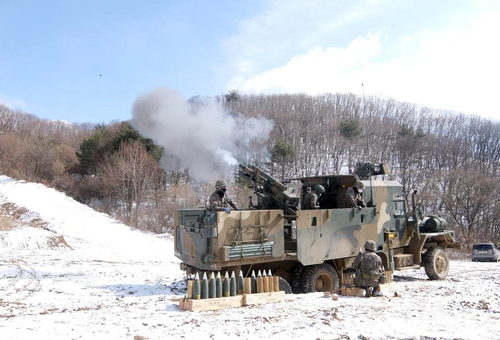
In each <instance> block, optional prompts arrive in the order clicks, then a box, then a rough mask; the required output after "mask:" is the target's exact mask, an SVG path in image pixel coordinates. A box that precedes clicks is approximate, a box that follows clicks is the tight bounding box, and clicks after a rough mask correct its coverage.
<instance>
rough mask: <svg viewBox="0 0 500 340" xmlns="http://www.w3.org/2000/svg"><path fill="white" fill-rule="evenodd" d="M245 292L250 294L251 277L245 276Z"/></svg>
mask: <svg viewBox="0 0 500 340" xmlns="http://www.w3.org/2000/svg"><path fill="white" fill-rule="evenodd" d="M245 294H252V279H251V278H250V277H245Z"/></svg>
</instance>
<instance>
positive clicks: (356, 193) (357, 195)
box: [344, 181, 366, 208]
mask: <svg viewBox="0 0 500 340" xmlns="http://www.w3.org/2000/svg"><path fill="white" fill-rule="evenodd" d="M364 188H365V185H364V184H363V182H360V181H357V182H356V183H354V185H353V186H352V187H350V188H349V189H347V191H346V193H345V195H344V207H345V208H356V207H362V208H364V207H366V204H365V201H363V197H362V196H361V193H362V192H363V189H364Z"/></svg>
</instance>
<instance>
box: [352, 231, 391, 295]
mask: <svg viewBox="0 0 500 340" xmlns="http://www.w3.org/2000/svg"><path fill="white" fill-rule="evenodd" d="M375 248H376V244H375V241H372V240H368V241H366V242H365V251H366V252H365V253H363V252H360V253H359V254H358V256H356V259H355V260H354V262H353V264H352V267H353V268H354V269H356V276H355V277H354V284H355V285H356V286H357V287H361V288H363V289H364V290H365V292H366V294H365V296H366V297H370V296H376V297H379V296H383V294H382V293H380V287H379V283H382V284H383V283H385V275H384V269H383V268H382V259H381V258H380V256H378V255H377V254H376V253H375ZM370 288H373V291H372V292H371V294H370Z"/></svg>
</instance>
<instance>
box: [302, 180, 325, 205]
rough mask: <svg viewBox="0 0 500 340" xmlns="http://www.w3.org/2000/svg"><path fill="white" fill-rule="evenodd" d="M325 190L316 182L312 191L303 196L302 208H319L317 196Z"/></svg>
mask: <svg viewBox="0 0 500 340" xmlns="http://www.w3.org/2000/svg"><path fill="white" fill-rule="evenodd" d="M324 192H325V188H324V187H323V186H322V185H319V184H316V185H315V186H314V188H313V190H312V192H309V193H307V195H306V197H305V198H304V209H306V210H308V209H319V198H320V197H321V195H322V194H323V193H324Z"/></svg>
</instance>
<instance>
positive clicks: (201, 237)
mask: <svg viewBox="0 0 500 340" xmlns="http://www.w3.org/2000/svg"><path fill="white" fill-rule="evenodd" d="M383 174H388V167H387V165H386V164H378V165H373V164H368V163H363V164H359V166H358V170H357V171H356V172H355V174H353V175H331V176H318V177H307V178H298V179H295V180H291V181H287V185H288V186H285V185H284V184H283V183H281V182H279V181H277V180H276V179H274V178H272V177H271V176H269V175H268V174H266V173H265V172H263V171H262V170H261V169H259V168H258V167H255V166H244V165H240V171H239V175H240V178H241V179H242V180H244V181H245V182H246V183H247V184H248V186H249V187H250V188H252V189H253V191H254V192H255V195H256V198H257V201H256V202H255V203H254V202H253V201H252V197H250V203H249V206H248V208H247V209H245V210H243V211H231V213H229V214H228V213H226V212H224V211H222V212H219V211H207V210H205V209H189V210H187V209H183V210H179V211H178V212H177V215H176V222H175V225H176V227H175V255H176V256H177V257H178V258H179V259H181V260H182V263H181V269H183V270H186V271H187V273H188V274H190V273H194V272H196V271H200V272H203V271H222V272H224V271H227V270H228V271H233V270H235V271H237V272H238V271H239V270H242V271H243V273H245V274H246V275H247V276H249V275H250V274H251V272H252V270H255V272H257V270H266V271H268V270H269V269H270V270H271V271H272V272H273V275H277V276H279V277H280V287H281V289H282V290H285V291H286V292H289V293H290V292H292V287H293V292H314V291H335V290H337V289H338V288H339V286H341V285H345V284H350V283H352V280H353V276H354V271H353V269H352V263H353V261H354V258H355V257H356V255H357V254H358V252H359V251H360V249H361V247H362V246H363V244H364V243H365V241H367V240H374V241H375V242H376V243H377V254H378V255H380V257H381V258H382V261H383V265H384V266H385V268H386V271H387V272H388V273H389V274H391V273H392V272H394V271H395V270H404V269H410V268H411V269H414V268H420V267H424V268H425V271H426V273H427V275H428V277H429V278H430V279H432V280H439V279H444V278H445V277H446V275H447V274H448V269H449V260H448V257H447V254H446V249H447V248H459V247H460V244H459V243H457V242H456V241H455V238H454V234H453V232H452V231H447V230H445V227H446V221H445V220H443V219H442V218H439V217H436V216H423V214H422V211H421V209H419V206H418V205H417V204H416V196H415V195H416V192H414V193H413V194H412V211H411V212H409V210H410V208H409V207H407V206H406V203H405V199H404V197H403V194H402V189H403V188H402V185H401V184H400V183H398V182H396V181H387V180H376V179H374V178H373V177H374V176H376V175H383ZM358 180H361V181H362V182H363V183H364V186H365V190H364V192H363V199H364V201H365V202H366V207H364V208H361V207H357V208H343V203H342V198H343V196H344V194H345V192H346V190H347V189H348V188H349V187H351V186H352V185H353V184H354V183H355V182H356V181H358ZM318 184H320V185H322V186H323V187H324V188H325V193H324V194H323V195H322V196H321V197H320V202H319V203H320V209H314V210H303V209H301V203H302V201H303V198H304V196H305V195H306V194H307V193H308V192H310V191H311V188H313V187H314V186H315V185H318Z"/></svg>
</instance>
